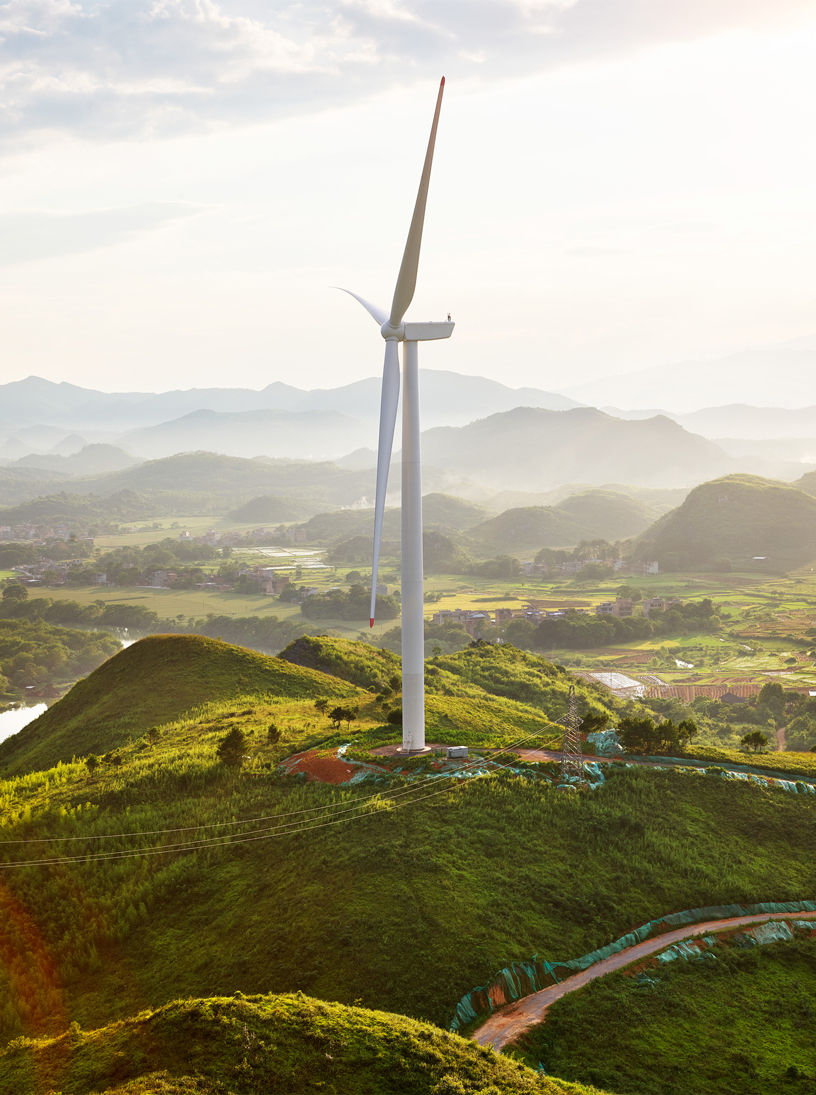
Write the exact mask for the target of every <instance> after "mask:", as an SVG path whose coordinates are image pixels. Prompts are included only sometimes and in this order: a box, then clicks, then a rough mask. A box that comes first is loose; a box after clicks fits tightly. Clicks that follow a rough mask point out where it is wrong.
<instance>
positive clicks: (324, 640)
mask: <svg viewBox="0 0 816 1095" xmlns="http://www.w3.org/2000/svg"><path fill="white" fill-rule="evenodd" d="M278 658H280V659H281V661H285V662H291V664H292V665H300V666H303V667H304V668H306V669H315V670H317V671H318V672H320V673H330V674H331V675H332V676H333V677H340V678H341V679H342V680H344V681H350V682H351V683H352V684H356V685H358V686H359V687H360V688H370V687H372V686H376V685H381V683H382V682H383V681H387V680H388V679H389V677H392V676H395V675H399V674H400V673H401V672H402V659H401V658H400V657H399V655H397V654H392V653H391V651H390V650H384V649H381V648H380V647H377V646H371V645H370V644H369V643H360V642H352V641H351V640H350V639H335V638H329V637H328V636H326V635H302V636H301V637H300V638H299V639H295V640H294V641H293V642H291V643H289V645H288V646H287V647H284V649H283V650H281V652H280V654H278Z"/></svg>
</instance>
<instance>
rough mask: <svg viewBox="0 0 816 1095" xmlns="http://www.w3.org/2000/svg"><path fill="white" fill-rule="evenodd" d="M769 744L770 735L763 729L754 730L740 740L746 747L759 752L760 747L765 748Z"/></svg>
mask: <svg viewBox="0 0 816 1095" xmlns="http://www.w3.org/2000/svg"><path fill="white" fill-rule="evenodd" d="M767 744H768V735H767V734H763V733H762V731H761V730H752V731H751V733H750V734H746V735H745V737H744V738H742V740H741V741H740V745H744V746H745V748H746V749H753V751H754V752H755V753H758V752H759V750H760V749H764V748H765V746H766V745H767Z"/></svg>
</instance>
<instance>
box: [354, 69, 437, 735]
mask: <svg viewBox="0 0 816 1095" xmlns="http://www.w3.org/2000/svg"><path fill="white" fill-rule="evenodd" d="M444 90H445V77H444V76H443V77H442V82H441V83H440V85H439V95H438V96H437V100H436V110H435V111H434V117H433V124H432V125H431V136H430V139H429V141H428V151H427V152H426V154H425V165H424V167H423V168H422V177H421V178H420V180H419V193H418V194H417V199H416V205H415V206H414V215H413V217H412V218H411V227H410V228H409V229H408V240H407V242H406V244H405V251H404V253H403V256H402V265H401V266H400V269H399V274H398V275H397V284H396V287H395V289H394V299H393V301H392V302H391V312H390V314H389V313H387V312H384V311H383V310H382V309H381V308H378V307H376V305H374V304H369V302H368V301H367V300H363V298H362V297H360V296H357V294H356V293H351V291H350V290H348V289H346V290H344V292H347V293H350V295H351V296H353V297H354V298H355V300H358V301H359V302H360V304H362V306H363V307H364V308H365V309H366V311H367V312H368V313H369V315H371V316H372V317H373V318H374V319H375V320H376V321H377V323H378V324H379V325H380V333H381V334H382V337H383V338H384V339H385V363H384V365H383V385H382V398H381V401H380V436H379V444H378V447H377V488H376V498H375V503H374V559H373V565H372V569H371V611H370V620H369V626H370V627H373V626H374V612H375V607H376V601H377V572H378V570H379V564H380V544H381V542H382V523H383V513H384V511H385V494H386V490H387V488H388V471H389V468H390V466H391V449H392V447H393V444H394V427H395V425H396V422H397V403H398V401H399V388H400V371H399V351H398V348H397V347H398V344H399V343H400V342H401V343H402V344H403V350H402V372H403V382H404V389H403V395H402V751H403V752H405V753H419V752H422V751H423V750H424V749H425V619H424V601H423V582H422V467H421V460H420V451H419V354H418V343H420V342H429V341H432V340H434V339H438V338H450V336H451V334H452V333H453V327H454V324H453V323H451V322H450V317H448V320H447V322H441V323H439V322H430V323H404V322H403V318H404V316H405V313H406V312H407V311H408V306H409V305H410V303H411V301H412V300H413V298H414V290H415V289H416V281H417V270H418V269H419V251H420V247H421V245H422V227H423V225H424V223H425V203H426V202H427V200H428V184H429V183H430V181H431V165H432V164H433V154H434V144H435V142H436V129H437V126H438V125H439V111H440V109H441V107H442V92H443V91H444Z"/></svg>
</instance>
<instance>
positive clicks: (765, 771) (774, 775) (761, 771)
mask: <svg viewBox="0 0 816 1095" xmlns="http://www.w3.org/2000/svg"><path fill="white" fill-rule="evenodd" d="M638 760H640V761H644V760H652V761H657V762H658V763H660V764H668V765H673V766H674V765H680V766H681V767H683V768H723V769H725V770H726V771H728V772H746V773H748V774H749V775H752V776H765V777H766V779H771V780H776V781H777V782H778V783H781V784H790V785H791V787H795V785H796V784H797V783H804V784H807V785H809V786H810V787H811V788H812V787H813V776H808V775H802V776H800V775H799V774H798V773H795V772H793V773H792V772H779V771H777V770H776V769H773V768H757V767H756V766H754V765H752V764H736V763H735V762H734V761H731V760H704V759H701V758H699V757H693V756H692V757H648V756H639V757H638ZM792 775H793V776H794V778H793V779H791V776H792Z"/></svg>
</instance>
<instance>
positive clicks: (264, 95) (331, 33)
mask: <svg viewBox="0 0 816 1095" xmlns="http://www.w3.org/2000/svg"><path fill="white" fill-rule="evenodd" d="M812 11H813V5H812V0H739V2H736V0H324V2H320V0H302V2H300V3H294V2H290V0H222V2H221V3H216V2H215V0H107V2H104V0H5V2H3V0H0V89H2V94H0V137H2V136H5V137H6V139H8V138H14V137H19V136H20V135H28V134H31V133H32V132H34V133H36V132H38V131H42V130H59V131H65V132H70V133H75V134H78V135H80V136H83V137H85V138H91V139H99V140H111V139H121V138H127V137H133V136H139V137H145V136H148V137H149V136H168V135H172V134H175V133H182V132H190V131H196V130H201V129H206V128H207V127H217V126H221V125H227V124H236V123H239V124H240V123H241V122H249V121H253V120H261V119H270V118H276V117H285V116H291V115H295V114H298V113H302V112H304V111H309V110H315V109H321V108H324V107H326V106H330V105H338V104H342V103H344V102H353V101H356V100H360V99H364V98H366V97H368V96H371V95H374V94H377V93H379V92H382V91H383V90H385V89H387V88H389V87H392V86H395V85H398V84H403V85H404V84H410V83H412V82H414V81H417V80H423V79H427V78H429V77H438V76H439V75H442V74H443V72H444V74H446V75H447V76H449V77H454V78H472V79H476V80H479V81H488V80H491V79H502V78H506V77H508V76H515V75H522V74H525V73H533V72H538V71H544V70H546V69H548V68H553V67H556V66H561V65H565V64H574V63H576V62H581V61H586V60H591V59H594V58H600V57H609V56H614V55H616V54H621V53H625V52H627V51H631V50H633V49H638V48H642V47H644V46H649V45H652V44H655V43H660V42H666V41H678V40H679V41H682V40H688V39H693V38H697V37H700V36H705V35H708V34H712V33H716V32H718V31H721V30H725V29H734V28H745V29H758V28H762V27H765V26H771V25H774V24H775V23H776V24H778V23H780V22H783V21H785V20H789V19H792V18H797V17H802V16H804V15H806V14H808V12H810V13H811V14H812Z"/></svg>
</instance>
